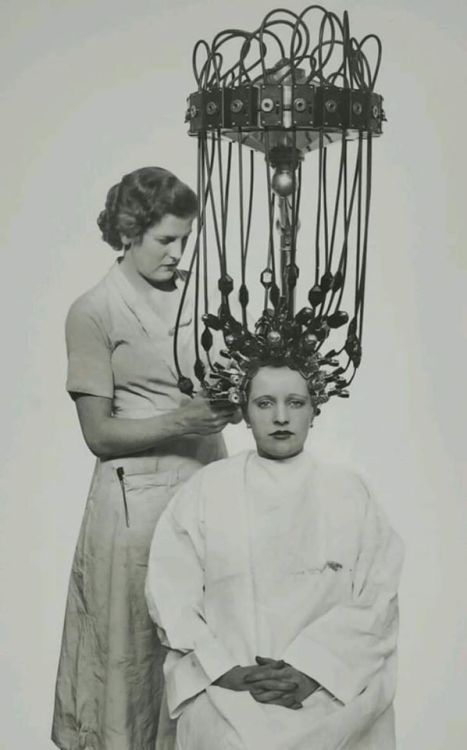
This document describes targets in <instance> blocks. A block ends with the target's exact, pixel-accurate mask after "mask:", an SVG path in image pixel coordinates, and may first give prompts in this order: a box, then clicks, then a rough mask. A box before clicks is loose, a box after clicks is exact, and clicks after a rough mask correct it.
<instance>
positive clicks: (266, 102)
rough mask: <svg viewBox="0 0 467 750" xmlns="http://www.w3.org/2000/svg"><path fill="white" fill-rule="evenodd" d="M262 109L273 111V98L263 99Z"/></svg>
mask: <svg viewBox="0 0 467 750" xmlns="http://www.w3.org/2000/svg"><path fill="white" fill-rule="evenodd" d="M261 109H262V111H263V112H272V110H273V109H274V102H273V100H272V99H263V101H262V102H261Z"/></svg>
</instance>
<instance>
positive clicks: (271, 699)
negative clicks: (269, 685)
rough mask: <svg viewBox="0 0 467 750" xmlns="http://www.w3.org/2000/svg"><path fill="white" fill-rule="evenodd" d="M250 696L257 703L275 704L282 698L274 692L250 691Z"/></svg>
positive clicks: (280, 694)
mask: <svg viewBox="0 0 467 750" xmlns="http://www.w3.org/2000/svg"><path fill="white" fill-rule="evenodd" d="M250 695H251V696H252V697H253V698H254V699H255V701H257V702H258V703H275V702H276V701H278V700H279V699H280V698H281V697H282V695H283V693H279V692H277V691H274V690H250Z"/></svg>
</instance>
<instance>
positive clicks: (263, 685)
mask: <svg viewBox="0 0 467 750" xmlns="http://www.w3.org/2000/svg"><path fill="white" fill-rule="evenodd" d="M250 684H251V689H252V690H274V691H280V692H281V693H291V692H293V691H294V690H297V688H298V685H297V683H296V682H292V681H291V680H258V682H254V683H250Z"/></svg>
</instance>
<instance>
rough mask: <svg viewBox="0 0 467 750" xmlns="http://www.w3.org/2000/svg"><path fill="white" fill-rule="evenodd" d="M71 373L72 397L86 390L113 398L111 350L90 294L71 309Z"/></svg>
mask: <svg viewBox="0 0 467 750" xmlns="http://www.w3.org/2000/svg"><path fill="white" fill-rule="evenodd" d="M65 336H66V348H67V355H68V375H67V382H66V389H67V391H68V392H69V393H70V395H71V396H73V395H74V394H78V393H86V394H89V395H91V396H104V397H105V398H112V397H113V393H114V384H113V373H112V365H111V349H110V342H109V340H108V337H107V335H106V333H105V330H104V329H103V326H102V323H101V322H100V321H99V316H98V314H97V312H96V311H95V309H94V308H93V305H92V304H91V302H90V301H89V300H88V299H87V298H86V297H81V298H80V299H78V300H77V301H76V302H75V303H74V304H73V305H72V306H71V308H70V311H69V313H68V315H67V319H66V324H65Z"/></svg>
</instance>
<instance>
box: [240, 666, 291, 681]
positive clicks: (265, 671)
mask: <svg viewBox="0 0 467 750" xmlns="http://www.w3.org/2000/svg"><path fill="white" fill-rule="evenodd" d="M281 677H283V675H281V674H280V670H278V669H274V667H271V666H269V665H267V666H266V665H265V666H262V667H253V668H252V669H251V670H250V671H249V673H248V674H247V675H246V677H245V682H258V680H277V679H281Z"/></svg>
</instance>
